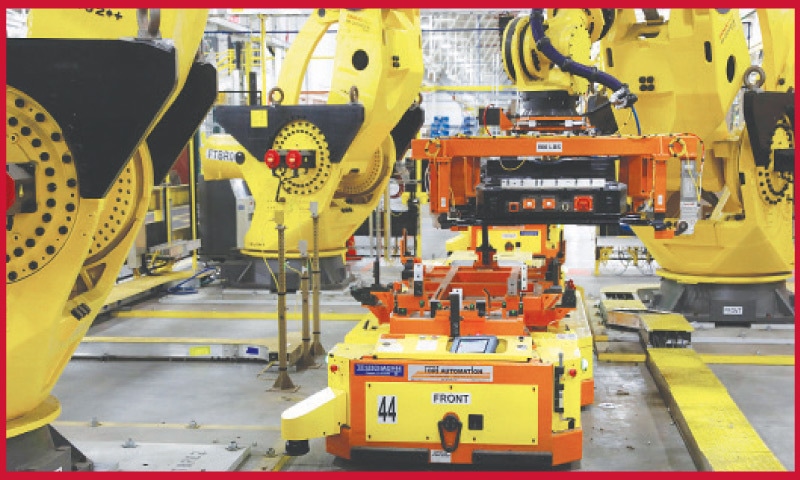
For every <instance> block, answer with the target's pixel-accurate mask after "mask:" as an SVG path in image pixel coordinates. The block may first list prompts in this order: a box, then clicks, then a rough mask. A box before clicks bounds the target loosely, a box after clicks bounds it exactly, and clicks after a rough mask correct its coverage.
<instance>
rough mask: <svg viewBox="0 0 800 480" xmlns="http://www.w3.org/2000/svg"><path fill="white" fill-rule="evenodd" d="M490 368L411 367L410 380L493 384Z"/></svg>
mask: <svg viewBox="0 0 800 480" xmlns="http://www.w3.org/2000/svg"><path fill="white" fill-rule="evenodd" d="M493 374H494V371H493V369H492V367H489V366H472V365H409V366H408V380H409V381H413V382H491V381H492V378H493Z"/></svg>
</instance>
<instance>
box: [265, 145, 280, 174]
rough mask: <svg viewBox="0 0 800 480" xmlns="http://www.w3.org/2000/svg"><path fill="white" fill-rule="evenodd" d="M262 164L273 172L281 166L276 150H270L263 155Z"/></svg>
mask: <svg viewBox="0 0 800 480" xmlns="http://www.w3.org/2000/svg"><path fill="white" fill-rule="evenodd" d="M264 163H266V164H267V166H268V167H269V168H271V169H273V170H275V169H276V168H278V166H279V165H280V164H281V155H280V154H279V153H278V151H277V150H274V149H272V148H271V149H269V150H267V153H265V154H264Z"/></svg>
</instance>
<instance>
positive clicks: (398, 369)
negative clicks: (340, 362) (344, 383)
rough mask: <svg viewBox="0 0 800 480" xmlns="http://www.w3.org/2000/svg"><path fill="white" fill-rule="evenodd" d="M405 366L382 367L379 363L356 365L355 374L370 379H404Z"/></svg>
mask: <svg viewBox="0 0 800 480" xmlns="http://www.w3.org/2000/svg"><path fill="white" fill-rule="evenodd" d="M403 367H404V366H403V365H381V364H377V363H356V365H355V374H356V375H365V376H368V377H402V376H403V371H404V368H403Z"/></svg>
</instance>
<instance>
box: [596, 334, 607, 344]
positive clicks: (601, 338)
mask: <svg viewBox="0 0 800 480" xmlns="http://www.w3.org/2000/svg"><path fill="white" fill-rule="evenodd" d="M592 338H594V341H595V342H607V341H608V335H604V334H598V335H595V336H594V337H592Z"/></svg>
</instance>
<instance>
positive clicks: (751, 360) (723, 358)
mask: <svg viewBox="0 0 800 480" xmlns="http://www.w3.org/2000/svg"><path fill="white" fill-rule="evenodd" d="M700 360H702V361H703V363H707V364H708V363H710V364H732V365H774V366H792V365H794V355H722V354H713V353H701V354H700Z"/></svg>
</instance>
